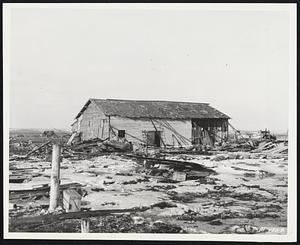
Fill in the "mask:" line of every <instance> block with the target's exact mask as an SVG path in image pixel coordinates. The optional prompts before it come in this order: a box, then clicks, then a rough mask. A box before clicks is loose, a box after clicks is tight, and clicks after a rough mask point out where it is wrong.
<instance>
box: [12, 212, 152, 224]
mask: <svg viewBox="0 0 300 245" xmlns="http://www.w3.org/2000/svg"><path fill="white" fill-rule="evenodd" d="M147 209H149V208H146V207H145V208H132V209H110V210H94V211H80V212H71V213H61V214H54V215H53V214H47V215H40V216H30V217H23V218H21V217H19V218H11V219H10V221H9V223H10V226H11V227H16V226H20V225H32V224H39V223H41V224H47V223H53V222H58V221H64V220H67V219H82V218H89V217H97V216H105V215H110V214H113V213H134V212H140V211H145V210H147Z"/></svg>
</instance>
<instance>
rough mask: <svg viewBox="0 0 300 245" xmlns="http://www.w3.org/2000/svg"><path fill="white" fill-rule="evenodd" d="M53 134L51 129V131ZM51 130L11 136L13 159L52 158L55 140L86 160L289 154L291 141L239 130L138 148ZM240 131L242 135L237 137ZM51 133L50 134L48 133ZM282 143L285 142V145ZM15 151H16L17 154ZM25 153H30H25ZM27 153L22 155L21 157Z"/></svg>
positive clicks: (264, 132) (65, 151) (115, 140)
mask: <svg viewBox="0 0 300 245" xmlns="http://www.w3.org/2000/svg"><path fill="white" fill-rule="evenodd" d="M50 133H51V132H50ZM50 133H49V132H48V131H47V132H45V133H44V134H43V136H44V137H43V139H44V141H43V142H40V143H39V144H38V143H32V142H31V141H30V140H29V141H24V140H22V141H21V140H18V138H17V137H14V138H10V156H11V160H18V159H26V158H28V157H29V156H36V157H38V158H43V159H46V160H48V161H50V160H51V143H52V142H60V143H61V144H62V145H63V148H62V149H63V152H62V156H63V157H64V158H77V159H84V158H90V157H95V156H99V155H105V154H110V153H112V152H120V153H124V152H132V153H134V154H135V155H139V156H148V157H149V156H150V157H155V158H163V157H164V155H165V154H184V153H187V154H202V155H211V154H215V153H217V152H253V153H260V152H265V153H287V148H288V146H287V141H286V142H281V141H280V140H276V137H275V136H274V135H272V134H270V131H268V130H267V129H266V130H261V131H260V134H259V136H258V137H251V136H250V137H247V138H246V137H244V136H242V135H241V134H240V132H239V131H236V132H235V137H234V138H233V139H232V138H229V139H228V140H227V141H224V142H222V143H216V144H215V145H214V146H213V147H212V146H209V145H188V146H181V147H172V146H168V147H164V148H157V147H153V146H149V145H146V144H143V143H141V144H140V145H139V146H138V147H136V145H133V144H132V143H131V142H129V141H127V140H126V138H118V137H115V138H112V139H108V138H107V139H99V138H95V139H90V140H86V141H82V140H81V139H80V138H81V136H80V134H73V135H72V136H71V137H69V135H67V137H57V135H55V134H50ZM237 134H239V137H237ZM48 135H50V136H48ZM279 143H284V145H283V146H282V144H279ZM12 153H15V155H13V154H12ZM24 153H26V154H25V155H24ZM21 154H23V155H22V156H20V155H21Z"/></svg>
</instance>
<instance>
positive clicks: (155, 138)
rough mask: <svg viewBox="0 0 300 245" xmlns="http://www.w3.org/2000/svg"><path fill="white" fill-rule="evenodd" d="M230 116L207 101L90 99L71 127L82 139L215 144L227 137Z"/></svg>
mask: <svg viewBox="0 0 300 245" xmlns="http://www.w3.org/2000/svg"><path fill="white" fill-rule="evenodd" d="M228 119H230V118H229V117H228V116H227V115H225V114H224V113H222V112H220V111H218V110H216V109H215V108H213V107H211V106H210V105H209V104H207V103H191V102H174V101H141V100H115V99H89V100H88V101H87V102H86V104H85V105H84V106H83V108H82V109H81V111H80V112H79V113H78V114H77V116H76V118H75V120H74V122H73V123H72V131H73V133H78V134H79V135H80V137H81V140H83V141H84V140H89V139H94V138H100V139H107V138H108V139H112V138H118V139H123V140H124V139H126V140H127V141H129V142H132V143H133V144H144V145H149V146H157V147H168V146H184V145H195V144H197V145H198V144H202V145H213V144H214V143H215V142H216V141H218V142H222V141H224V140H226V139H227V137H228Z"/></svg>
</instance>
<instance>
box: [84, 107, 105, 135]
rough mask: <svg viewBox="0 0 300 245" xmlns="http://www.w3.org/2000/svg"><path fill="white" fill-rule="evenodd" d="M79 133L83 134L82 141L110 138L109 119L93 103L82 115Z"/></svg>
mask: <svg viewBox="0 0 300 245" xmlns="http://www.w3.org/2000/svg"><path fill="white" fill-rule="evenodd" d="M79 132H81V133H82V140H88V139H93V138H101V139H105V138H107V137H108V118H107V117H106V116H105V115H104V114H103V112H102V111H101V110H100V109H99V108H98V107H97V106H96V105H95V104H94V103H93V102H92V103H90V104H89V106H88V107H87V109H86V110H85V111H84V112H83V113H82V119H81V120H80V124H79Z"/></svg>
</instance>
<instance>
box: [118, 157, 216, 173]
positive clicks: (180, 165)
mask: <svg viewBox="0 0 300 245" xmlns="http://www.w3.org/2000/svg"><path fill="white" fill-rule="evenodd" d="M124 156H127V157H133V158H137V159H142V160H146V161H147V162H149V163H154V164H164V165H170V166H174V167H175V168H180V169H181V168H186V169H192V170H197V171H206V172H211V173H214V172H215V171H214V170H212V169H210V168H207V167H205V166H203V165H201V164H198V163H193V162H184V161H177V160H170V159H161V158H153V157H143V156H137V155H129V154H125V155H124Z"/></svg>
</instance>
